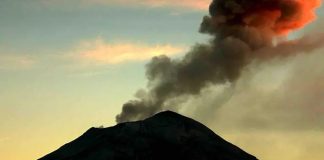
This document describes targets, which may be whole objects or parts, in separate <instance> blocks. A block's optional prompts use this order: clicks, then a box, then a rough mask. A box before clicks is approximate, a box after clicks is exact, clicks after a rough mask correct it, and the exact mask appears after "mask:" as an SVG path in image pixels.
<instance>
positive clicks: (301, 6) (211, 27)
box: [116, 0, 319, 123]
mask: <svg viewBox="0 0 324 160" xmlns="http://www.w3.org/2000/svg"><path fill="white" fill-rule="evenodd" d="M184 3H185V2H184ZM318 5H319V1H318V0H214V1H213V2H212V4H211V5H210V8H209V12H210V16H205V17H204V19H203V22H202V24H201V28H200V32H201V33H207V34H210V35H212V36H213V39H212V40H211V41H210V42H209V43H208V44H197V45H196V46H194V47H193V48H192V49H191V51H189V53H187V54H186V55H185V56H184V58H183V59H181V60H172V59H170V58H169V57H166V56H159V57H154V58H153V59H152V61H151V62H150V63H149V64H147V66H146V67H147V70H146V76H147V79H148V81H149V84H148V90H147V91H139V92H138V93H137V94H136V96H137V100H132V101H129V102H127V103H126V104H124V105H123V109H122V113H121V114H119V115H118V116H117V117H116V121H117V122H118V123H120V122H125V121H133V120H140V119H144V118H146V117H148V116H150V115H152V114H154V113H157V112H159V111H161V110H163V109H164V108H165V107H166V103H167V102H168V101H170V100H172V99H173V98H175V97H178V96H185V95H196V94H199V93H200V91H201V90H202V89H203V88H204V87H205V86H206V85H208V84H223V83H226V82H229V83H233V82H235V81H236V80H237V79H238V78H239V77H240V74H241V71H242V69H243V68H244V67H245V66H246V65H247V64H249V63H250V62H251V61H253V60H258V59H264V57H269V58H270V57H274V56H280V54H279V53H281V52H278V53H275V52H273V51H276V49H275V48H276V47H277V46H274V45H273V40H274V39H275V38H276V37H277V36H282V35H285V34H288V32H289V31H292V30H294V29H297V28H300V27H302V26H304V25H305V24H307V23H309V22H310V21H311V20H312V19H313V18H314V13H313V11H314V8H316V7H317V6H318ZM278 46H281V45H278ZM286 46H287V45H286ZM264 50H268V52H266V51H264ZM269 52H271V53H270V54H274V55H271V56H269V55H262V53H264V54H269Z"/></svg>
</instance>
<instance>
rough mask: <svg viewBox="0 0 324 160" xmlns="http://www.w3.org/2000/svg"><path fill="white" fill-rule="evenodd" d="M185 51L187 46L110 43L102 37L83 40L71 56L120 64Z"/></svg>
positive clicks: (103, 62)
mask: <svg viewBox="0 0 324 160" xmlns="http://www.w3.org/2000/svg"><path fill="white" fill-rule="evenodd" d="M184 51H185V47H181V46H172V45H148V44H143V43H131V42H118V43H109V42H106V41H104V40H103V39H102V38H97V39H95V40H90V41H83V42H81V43H80V44H79V45H78V46H77V47H76V48H75V49H74V50H73V51H72V53H69V56H70V57H72V58H73V59H76V60H79V61H81V62H83V63H89V64H99V65H102V64H119V63H125V62H134V61H145V60H148V59H151V58H152V57H153V56H159V55H168V56H174V55H177V54H180V53H182V52H184Z"/></svg>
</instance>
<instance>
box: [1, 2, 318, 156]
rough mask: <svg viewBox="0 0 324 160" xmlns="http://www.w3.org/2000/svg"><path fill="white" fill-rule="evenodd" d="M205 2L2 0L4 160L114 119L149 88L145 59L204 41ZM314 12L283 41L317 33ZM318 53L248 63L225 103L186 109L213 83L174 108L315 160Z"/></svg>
mask: <svg viewBox="0 0 324 160" xmlns="http://www.w3.org/2000/svg"><path fill="white" fill-rule="evenodd" d="M209 3H210V1H209V0H199V1H196V0H188V2H186V3H182V1H173V0H23V1H21V0H0V159H1V160H35V159H37V158H40V157H42V156H44V155H45V154H47V153H50V152H51V151H54V150H55V149H57V148H58V147H60V146H62V145H63V144H65V143H67V142H69V141H71V140H73V139H75V138H76V137H78V136H80V135H81V134H82V133H84V132H85V131H86V130H87V129H88V128H90V127H93V126H94V127H98V126H101V125H103V126H105V127H108V126H112V125H115V124H116V122H115V116H116V115H117V114H118V113H120V111H121V107H122V104H123V103H124V102H126V101H128V100H129V99H133V96H134V93H135V92H136V90H138V89H140V88H145V87H146V83H147V80H146V77H145V64H146V63H147V62H148V61H149V60H150V59H151V57H153V56H157V55H161V54H165V55H168V56H170V57H173V58H178V57H181V56H183V55H184V53H186V51H188V50H189V49H190V48H191V46H193V45H194V44H195V43H204V42H207V41H208V40H209V39H210V37H209V36H208V35H203V34H200V33H199V32H198V30H199V26H200V23H201V21H202V17H203V16H204V15H207V14H208V5H209ZM317 16H318V17H317V20H316V21H315V22H313V23H312V24H310V25H308V26H307V27H305V28H303V29H301V30H298V31H296V32H294V33H291V34H290V35H289V36H288V37H282V39H286V38H287V39H295V38H299V37H303V36H304V35H311V36H315V35H316V36H317V35H318V36H319V35H320V34H319V33H321V32H323V27H324V24H323V20H324V8H319V9H318V10H317ZM323 51H324V50H323V49H321V48H319V49H318V50H316V51H313V52H314V53H311V54H301V55H298V56H294V57H290V58H288V59H285V60H273V61H271V62H268V63H265V64H262V65H260V66H258V67H253V65H254V64H252V65H251V66H249V67H248V68H251V69H250V70H248V71H246V73H245V74H243V76H242V77H241V79H239V80H238V90H240V91H238V92H236V94H235V95H234V96H233V97H232V98H231V100H230V101H229V102H228V103H227V104H226V105H225V106H224V107H223V108H221V110H217V111H211V112H209V111H206V110H204V109H203V108H202V109H196V110H194V109H188V107H186V106H188V105H189V104H195V105H196V106H195V107H198V106H199V105H203V104H205V102H211V101H214V100H215V99H213V97H210V96H208V95H210V93H215V94H216V92H221V91H219V90H220V89H218V88H216V89H215V87H214V88H213V87H210V88H208V89H206V90H204V91H203V95H206V96H204V97H203V98H202V97H196V98H192V99H191V101H194V102H192V103H191V101H190V102H186V103H184V104H183V106H184V107H183V108H182V109H180V110H179V112H180V113H183V114H185V115H187V116H190V117H193V118H195V119H197V120H199V121H201V122H203V123H204V124H206V125H207V126H208V127H210V128H212V129H213V130H214V131H215V132H216V133H218V134H219V135H221V136H222V137H224V138H225V139H227V140H229V141H230V142H232V143H234V144H237V145H238V146H240V147H242V148H243V149H244V150H246V151H248V152H249V153H251V154H253V155H255V156H256V157H258V158H259V159H262V160H280V159H282V160H305V159H311V160H321V159H323V157H324V153H323V151H322V149H323V148H324V127H322V126H324V118H323V115H324V76H323V75H324V64H323V60H324V54H321V53H322V52H323ZM243 84H248V85H244V87H241V86H243ZM285 84H287V85H285ZM246 86H249V87H246ZM223 87H226V86H223ZM287 91H291V92H287ZM282 97H285V98H287V99H286V100H288V101H286V100H285V101H284V100H282ZM237 106H240V107H237ZM264 106H269V107H268V108H267V109H264ZM281 106H285V107H281ZM296 106H297V108H295V107H296ZM305 106H309V108H308V107H306V108H305ZM236 107H237V108H236ZM249 107H250V108H249ZM246 108H249V109H246ZM269 108H270V109H269ZM275 110H276V111H275ZM278 110H279V111H278ZM196 111H197V112H196ZM207 112H209V113H207ZM205 115H208V116H209V118H206V117H205ZM283 115H291V116H283ZM249 116H255V117H257V118H256V119H261V120H264V122H266V123H258V122H257V121H256V119H254V118H251V119H250V121H248V119H249V118H246V117H249ZM215 117H218V118H215ZM242 117H244V118H242ZM283 117H284V118H283ZM296 117H298V118H296ZM216 119H217V120H216ZM228 119H230V120H228ZM242 119H244V120H246V121H244V122H243V121H242ZM265 124H266V126H264V125H265ZM321 125H322V126H321ZM260 126H261V127H260Z"/></svg>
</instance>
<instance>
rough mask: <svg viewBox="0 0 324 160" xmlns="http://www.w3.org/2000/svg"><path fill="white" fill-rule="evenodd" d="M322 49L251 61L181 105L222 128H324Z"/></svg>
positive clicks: (197, 117)
mask: <svg viewBox="0 0 324 160" xmlns="http://www.w3.org/2000/svg"><path fill="white" fill-rule="evenodd" d="M323 51H324V49H318V50H315V51H313V52H311V53H308V54H300V55H298V56H295V57H289V58H286V59H273V60H271V61H269V62H266V63H263V64H251V65H250V66H248V67H247V68H246V69H245V70H244V71H243V73H242V75H241V78H239V79H238V81H237V82H236V83H235V84H225V85H222V86H215V85H211V86H209V87H207V88H205V89H204V90H203V91H202V93H201V95H199V96H192V97H191V99H190V100H189V101H188V102H186V103H183V104H182V106H180V107H179V108H181V109H182V110H181V112H182V113H184V114H187V115H188V114H189V115H191V117H194V118H196V119H198V120H200V121H202V122H204V124H207V125H208V126H209V127H212V128H217V130H224V131H228V130H241V131H243V130H266V131H309V130H320V131H324V127H323V126H324V117H323V116H322V115H323V114H324V65H323V63H322V61H323V59H324V54H322V53H323ZM233 86H235V87H233ZM256 97H257V98H256ZM192 106H194V107H192ZM229 117H230V118H229Z"/></svg>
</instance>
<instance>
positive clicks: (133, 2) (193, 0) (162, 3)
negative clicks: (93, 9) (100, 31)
mask: <svg viewBox="0 0 324 160" xmlns="http://www.w3.org/2000/svg"><path fill="white" fill-rule="evenodd" d="M40 1H41V2H42V3H43V4H45V5H50V4H62V3H63V4H65V3H71V1H68V0H40ZM74 2H77V3H79V4H82V5H92V4H104V5H112V4H115V5H116V4H117V5H123V6H146V7H180V8H190V9H195V10H207V9H208V6H209V4H210V2H211V0H186V1H174V0H75V1H72V3H74Z"/></svg>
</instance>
